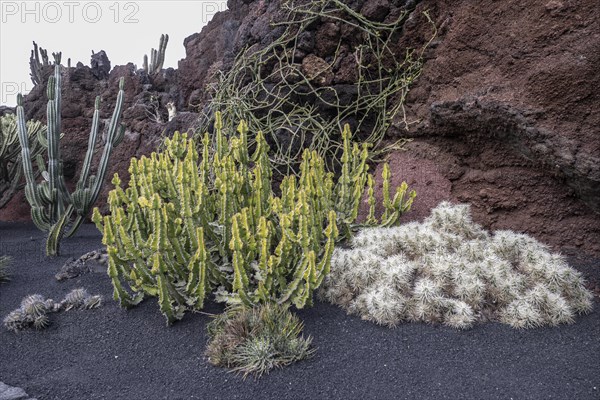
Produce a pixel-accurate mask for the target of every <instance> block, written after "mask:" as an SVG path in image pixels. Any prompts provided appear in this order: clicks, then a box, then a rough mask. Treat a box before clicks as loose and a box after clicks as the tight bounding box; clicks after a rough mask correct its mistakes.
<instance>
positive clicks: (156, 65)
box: [143, 34, 169, 76]
mask: <svg viewBox="0 0 600 400" xmlns="http://www.w3.org/2000/svg"><path fill="white" fill-rule="evenodd" d="M168 43H169V35H166V34H163V35H160V42H159V44H158V50H156V49H152V50H150V63H148V55H146V54H145V55H144V64H143V67H144V71H146V73H147V74H148V75H150V76H156V75H158V74H159V73H160V71H162V67H163V64H164V62H165V53H166V52H167V44H168Z"/></svg>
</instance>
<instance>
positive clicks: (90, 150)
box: [77, 96, 100, 190]
mask: <svg viewBox="0 0 600 400" xmlns="http://www.w3.org/2000/svg"><path fill="white" fill-rule="evenodd" d="M99 127H100V96H96V101H95V103H94V115H93V117H92V127H91V129H90V136H89V138H88V147H87V151H86V152H85V158H84V159H83V169H82V170H81V175H80V176H79V181H78V182H77V190H83V188H84V187H85V186H86V183H87V181H88V178H89V174H90V167H91V165H92V156H93V154H94V147H95V146H96V140H97V137H98V129H99Z"/></svg>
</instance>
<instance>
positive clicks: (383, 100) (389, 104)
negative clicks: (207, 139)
mask: <svg viewBox="0 0 600 400" xmlns="http://www.w3.org/2000/svg"><path fill="white" fill-rule="evenodd" d="M282 7H283V9H284V10H285V11H286V12H287V16H286V17H285V18H284V19H283V22H279V23H275V26H277V27H279V28H281V29H283V30H284V32H283V34H281V35H280V36H278V37H277V39H275V40H273V41H272V42H271V43H270V44H268V45H266V46H264V47H263V48H257V46H258V45H255V46H251V47H249V48H247V49H245V50H243V51H241V52H240V53H239V54H238V56H237V58H236V60H235V62H234V64H233V66H232V67H231V68H230V69H229V71H228V72H226V73H225V74H222V75H221V76H220V77H219V80H218V82H217V83H216V84H215V85H214V86H213V87H212V88H211V91H210V93H211V96H212V97H211V99H210V102H209V105H208V107H207V108H206V109H205V110H204V111H203V112H204V118H203V120H202V122H201V123H200V126H199V129H198V131H199V132H206V131H207V130H209V127H210V123H211V120H212V116H213V114H214V113H215V112H216V111H221V110H223V111H224V113H223V118H224V124H225V125H226V126H227V125H229V126H231V125H233V124H235V123H237V121H240V120H246V121H248V124H249V126H250V127H252V129H254V130H256V131H262V132H263V133H265V135H267V141H268V142H269V145H270V146H271V147H272V148H273V152H272V153H271V155H270V157H271V162H272V164H273V167H274V168H275V169H276V170H277V171H278V172H279V173H280V174H284V175H285V174H288V173H290V172H292V171H295V168H294V167H296V166H297V165H298V164H299V162H300V160H301V158H302V151H303V149H305V148H308V149H310V150H315V151H316V152H317V153H318V155H319V156H321V157H323V158H324V159H325V160H327V162H328V167H329V169H330V170H333V169H334V168H335V167H337V166H338V163H339V154H340V153H341V146H342V143H341V141H340V139H339V136H335V135H334V133H335V132H340V131H341V130H342V127H343V125H344V124H345V123H347V122H349V121H354V122H355V126H353V127H352V128H353V130H355V131H356V132H358V133H359V134H360V137H361V140H363V141H364V142H365V143H369V144H371V145H373V147H374V148H375V150H376V152H375V153H374V154H373V155H376V154H377V153H378V151H379V150H381V149H379V148H378V145H379V144H380V142H381V140H382V139H383V137H384V135H385V132H386V131H387V129H388V127H389V125H390V124H391V121H392V120H393V119H394V118H395V117H396V116H397V115H398V114H401V115H402V116H403V117H402V120H403V121H404V124H405V125H406V126H408V125H409V124H410V122H409V121H407V119H406V115H405V113H404V101H405V98H406V96H407V94H408V91H409V88H410V85H411V84H412V82H413V81H414V80H415V79H417V78H418V76H419V75H420V74H421V68H422V55H423V52H424V51H425V49H426V48H427V47H428V45H429V43H430V42H431V40H433V38H434V37H435V35H436V31H435V25H434V24H433V22H432V21H431V19H429V16H428V15H427V14H425V15H426V17H427V19H428V21H429V22H430V23H431V25H432V29H433V33H432V37H431V39H430V40H429V42H427V43H426V44H425V45H424V46H423V47H422V48H421V49H418V50H411V49H408V50H406V51H405V52H403V51H399V50H397V49H394V48H393V46H394V44H395V43H396V42H397V41H398V40H399V37H400V35H401V31H402V28H403V26H404V22H405V21H406V19H407V18H408V16H409V15H410V12H411V11H412V10H406V11H404V12H402V13H401V14H400V15H399V16H398V17H397V19H395V20H394V21H392V22H390V23H379V22H374V21H370V20H369V19H367V18H365V17H364V16H363V15H361V14H360V13H358V12H356V11H355V10H353V9H352V8H350V7H348V6H347V5H346V4H345V3H344V2H342V1H340V0H318V1H305V2H295V1H286V2H284V3H283V5H282ZM319 21H321V22H319ZM325 22H329V23H333V24H336V25H338V26H339V31H340V32H344V31H351V32H355V34H354V35H353V36H352V37H353V39H352V40H348V38H345V37H344V36H343V35H340V36H339V42H338V44H337V49H336V50H335V52H334V54H333V57H332V59H331V60H329V61H328V62H324V61H323V62H324V63H325V65H323V66H321V67H319V68H317V69H318V71H316V72H315V71H313V72H312V73H309V72H308V71H307V70H306V69H305V68H304V67H303V65H302V63H301V62H300V61H299V60H298V54H299V52H301V50H300V47H302V46H301V44H300V43H299V41H300V39H299V37H300V34H301V33H308V31H309V30H310V29H309V26H311V25H314V23H322V24H324V23H325ZM351 42H352V43H351ZM354 42H356V43H354ZM346 47H348V48H346ZM342 48H344V49H343V50H342ZM399 56H400V57H401V58H399ZM348 57H350V58H352V60H353V61H352V62H353V64H354V65H355V68H354V70H353V73H354V74H355V75H356V79H355V80H354V81H353V82H352V84H349V85H341V86H340V87H336V85H332V84H331V82H328V80H327V79H324V78H323V75H326V74H329V75H333V72H332V71H333V70H334V69H335V68H337V66H339V65H340V64H341V63H342V62H344V58H346V59H347V58H348ZM342 91H344V92H343V93H342ZM348 95H349V96H350V98H349V97H348ZM249 139H250V142H249V143H250V145H253V143H254V137H250V138H249ZM397 145H400V143H398V144H397Z"/></svg>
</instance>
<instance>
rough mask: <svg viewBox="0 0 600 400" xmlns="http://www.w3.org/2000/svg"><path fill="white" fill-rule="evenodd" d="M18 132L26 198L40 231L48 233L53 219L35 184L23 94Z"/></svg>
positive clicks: (18, 99) (19, 110)
mask: <svg viewBox="0 0 600 400" xmlns="http://www.w3.org/2000/svg"><path fill="white" fill-rule="evenodd" d="M17 131H18V134H19V144H20V145H21V162H22V163H23V172H24V175H25V182H26V184H25V197H26V198H27V201H28V202H29V204H30V205H31V218H32V220H33V222H34V223H35V225H36V226H37V227H38V228H39V229H40V230H43V231H47V230H49V229H50V227H51V226H52V223H51V222H52V219H51V216H50V215H49V214H48V213H47V211H46V209H45V207H44V205H45V204H44V201H43V199H42V198H41V196H40V192H39V191H38V185H37V183H36V182H35V176H34V173H33V166H32V163H31V151H30V147H29V136H28V134H27V124H26V123H25V111H24V110H23V96H22V95H21V94H19V95H18V96H17Z"/></svg>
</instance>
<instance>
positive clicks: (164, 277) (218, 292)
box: [93, 113, 414, 323]
mask: <svg viewBox="0 0 600 400" xmlns="http://www.w3.org/2000/svg"><path fill="white" fill-rule="evenodd" d="M215 118H216V121H215V124H214V126H215V132H214V135H213V138H212V139H211V138H210V137H209V135H208V134H205V135H204V138H203V140H202V151H201V153H200V154H199V153H198V151H197V150H196V143H195V142H194V140H192V139H188V137H187V135H186V134H180V133H179V132H176V133H175V134H174V135H173V137H172V138H170V139H167V140H166V141H165V145H164V148H163V151H162V152H160V153H153V154H152V155H151V156H150V157H142V158H140V159H135V158H134V159H132V160H131V164H130V167H129V173H130V180H129V184H128V187H127V188H125V189H124V188H122V187H121V180H120V179H119V177H118V175H115V177H114V178H113V184H114V185H115V189H114V190H112V191H111V192H110V194H109V198H108V205H109V209H110V214H109V215H105V216H102V215H101V214H100V212H99V211H98V209H95V210H94V215H93V221H94V222H95V223H96V225H97V227H98V229H99V230H100V231H101V232H102V233H103V243H104V244H105V245H106V246H107V249H108V257H109V270H108V274H109V277H110V278H111V280H112V282H113V286H114V297H115V299H116V300H117V301H119V302H120V303H121V305H122V306H124V307H131V306H134V305H136V304H137V303H139V302H140V301H141V300H142V298H143V296H145V295H148V296H156V297H158V298H159V301H158V303H159V307H160V309H161V311H162V313H163V314H164V315H165V317H166V319H167V322H168V323H171V322H173V321H175V320H177V319H180V318H182V317H183V315H184V312H185V311H186V310H200V309H202V307H203V306H204V301H205V298H206V297H207V296H208V295H209V294H210V293H214V294H215V296H216V299H217V301H224V302H227V303H229V304H232V305H233V304H238V305H243V306H246V307H250V306H254V305H257V304H275V303H276V304H279V305H282V306H284V307H288V306H290V305H295V306H296V307H297V308H302V307H305V306H309V305H311V304H312V294H313V292H314V290H315V289H316V288H318V287H319V286H320V285H321V283H322V282H323V280H324V278H325V276H326V275H327V274H328V273H329V269H330V260H331V257H332V254H333V250H334V247H335V243H336V242H337V241H339V240H341V239H342V238H343V237H344V235H346V234H347V233H348V232H351V231H352V230H354V229H356V228H357V227H358V226H359V224H357V223H356V210H358V205H359V203H360V202H361V201H362V197H363V195H364V192H365V185H366V182H367V181H372V177H370V175H368V173H367V170H368V167H367V165H366V163H365V162H364V161H365V160H366V159H367V157H368V150H367V147H362V148H359V147H356V146H353V145H352V144H351V142H350V140H351V133H350V129H349V127H346V128H345V130H344V140H345V144H344V148H345V149H346V152H345V154H344V162H343V164H344V168H343V174H342V176H341V177H340V178H339V179H338V180H337V182H336V181H335V179H334V175H333V174H332V173H330V172H327V171H326V167H325V161H324V160H323V159H322V158H321V157H320V156H319V155H318V154H317V152H316V151H309V150H306V151H305V152H304V154H303V159H302V163H301V168H300V174H299V177H298V178H297V177H296V176H294V175H290V176H287V177H285V178H284V179H283V181H282V182H281V185H280V192H281V195H279V196H277V195H275V193H274V192H273V190H272V174H273V167H272V165H271V162H270V160H269V157H268V152H269V146H268V145H267V143H266V140H265V137H264V135H263V134H262V132H257V133H256V134H255V137H256V145H255V146H254V147H253V152H252V153H251V152H250V151H249V150H250V149H249V145H248V135H249V129H248V125H247V124H246V123H245V122H243V121H242V122H241V123H240V124H239V126H238V128H237V132H235V133H233V132H227V131H226V130H225V129H224V128H223V124H222V121H221V115H220V113H216V116H215ZM357 149H358V150H357ZM361 149H362V150H361ZM357 188H358V189H357ZM341 198H343V199H344V201H343V202H342V201H340V199H341ZM413 198H414V192H411V194H410V195H409V196H406V199H405V198H400V199H396V200H395V201H391V202H390V203H389V204H388V205H387V206H386V210H388V215H389V216H388V220H386V221H385V222H389V223H390V224H391V223H396V222H397V218H396V217H399V216H400V214H402V213H403V212H405V211H406V210H407V209H408V208H409V207H410V203H411V202H412V199H413ZM394 218H395V219H394ZM370 223H372V224H376V223H378V221H377V220H375V218H374V217H373V218H372V220H371V221H370Z"/></svg>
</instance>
